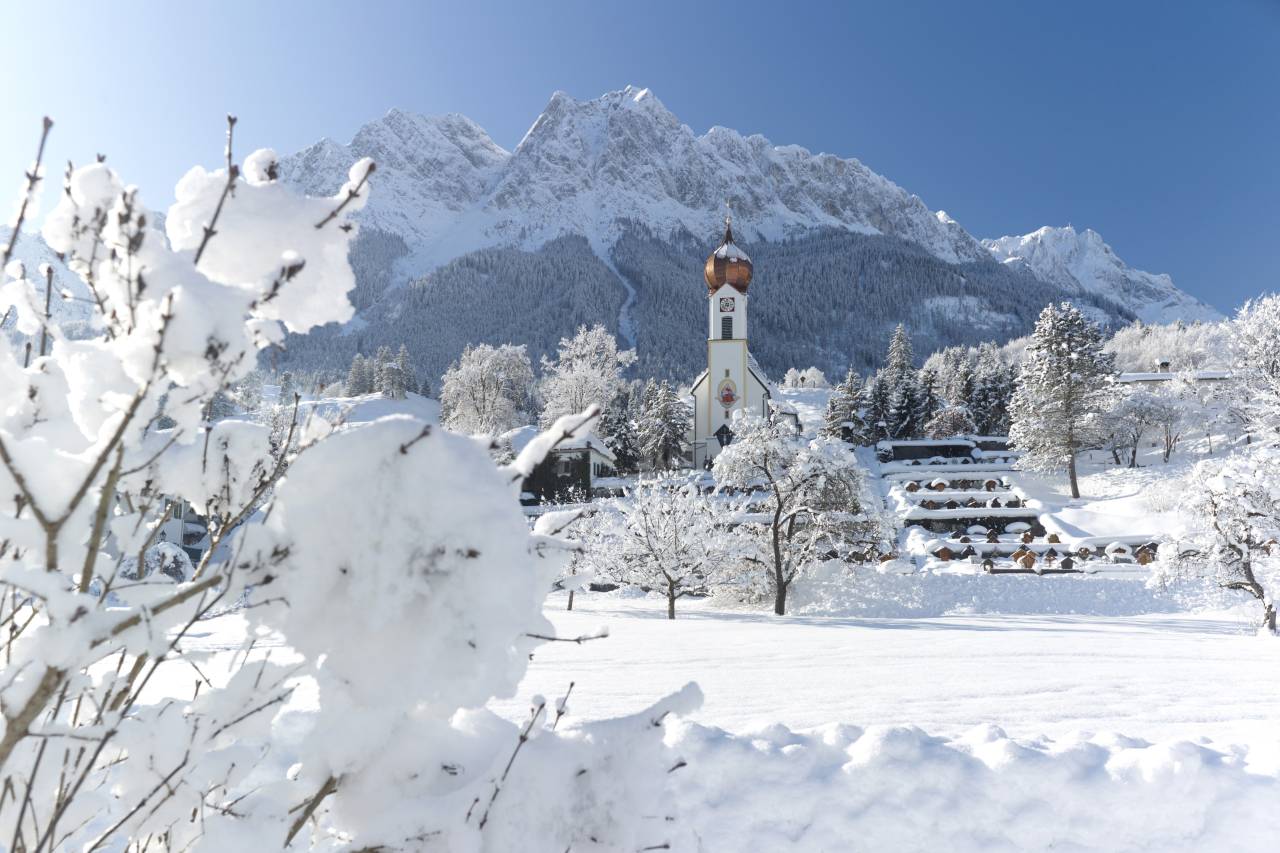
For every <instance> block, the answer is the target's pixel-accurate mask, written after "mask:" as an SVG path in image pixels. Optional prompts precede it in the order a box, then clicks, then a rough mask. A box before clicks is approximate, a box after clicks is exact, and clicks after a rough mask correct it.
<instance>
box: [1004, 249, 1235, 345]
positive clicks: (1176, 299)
mask: <svg viewBox="0 0 1280 853" xmlns="http://www.w3.org/2000/svg"><path fill="white" fill-rule="evenodd" d="M982 245H983V246H985V247H986V248H987V251H989V252H991V255H992V257H994V258H995V259H996V260H998V261H1000V262H1001V263H1003V264H1006V265H1009V266H1012V267H1022V268H1025V269H1026V270H1028V271H1029V272H1031V274H1032V275H1034V276H1035V277H1036V278H1038V279H1040V280H1041V281H1044V282H1048V283H1050V284H1056V285H1058V286H1060V287H1062V288H1064V289H1065V290H1067V291H1072V290H1075V291H1077V292H1080V293H1093V294H1098V295H1102V296H1105V297H1107V298H1108V299H1111V300H1113V301H1115V302H1117V303H1119V304H1120V305H1123V306H1124V307H1126V308H1128V309H1129V310H1130V311H1132V312H1133V313H1134V314H1135V315H1136V316H1137V317H1138V319H1140V320H1142V321H1143V322H1146V323H1170V322H1173V321H1174V320H1186V321H1194V320H1202V321H1208V322H1212V321H1216V320H1221V319H1222V315H1221V314H1220V313H1219V312H1218V311H1217V310H1216V309H1214V308H1212V307H1210V306H1208V305H1206V304H1204V303H1203V302H1201V301H1200V300H1198V299H1196V298H1195V297H1193V296H1190V295H1189V294H1186V293H1184V292H1182V291H1181V290H1179V289H1178V288H1177V287H1175V286H1174V284H1173V279H1171V278H1170V277H1169V276H1167V275H1163V274H1155V273H1149V272H1143V271H1142V270H1136V269H1133V268H1132V267H1130V266H1129V265H1128V264H1126V263H1125V262H1124V261H1122V260H1121V259H1120V258H1119V257H1118V256H1117V255H1116V253H1115V252H1114V251H1113V250H1112V248H1111V247H1110V246H1108V245H1107V244H1106V243H1105V242H1103V240H1102V236H1101V235H1100V234H1098V232H1096V231H1093V230H1091V229H1088V228H1086V229H1085V230H1084V231H1076V230H1075V229H1074V228H1072V227H1071V226H1067V227H1065V228H1050V227H1047V226H1046V227H1044V228H1041V229H1040V230H1038V231H1032V232H1031V233H1030V234H1025V235H1023V236H1021V237H1001V238H999V239H998V240H983V241H982Z"/></svg>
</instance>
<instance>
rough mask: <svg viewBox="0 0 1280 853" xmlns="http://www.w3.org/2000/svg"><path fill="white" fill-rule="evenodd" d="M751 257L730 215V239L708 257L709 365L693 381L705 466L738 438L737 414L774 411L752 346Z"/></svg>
mask: <svg viewBox="0 0 1280 853" xmlns="http://www.w3.org/2000/svg"><path fill="white" fill-rule="evenodd" d="M752 271H753V270H752V266H751V258H749V257H747V253H746V252H744V251H742V249H741V248H740V247H739V246H738V245H737V244H736V243H734V242H733V223H732V221H731V220H730V219H729V217H725V221H724V240H723V241H721V243H720V245H719V247H717V248H716V250H715V251H714V252H712V253H711V256H710V257H709V258H707V264H706V267H705V268H704V270H703V278H704V279H705V280H706V283H707V369H706V371H705V372H703V374H702V375H701V376H699V377H698V379H697V380H696V381H695V382H694V384H693V390H692V393H693V399H694V419H693V462H694V466H695V467H705V466H707V465H708V464H710V461H711V460H712V459H714V458H715V456H716V454H718V453H719V452H720V450H721V448H723V447H725V446H726V445H728V444H729V443H730V442H731V441H732V440H733V419H734V415H735V414H737V413H739V412H742V413H745V414H749V415H756V416H759V417H767V416H768V414H769V386H768V383H767V382H765V381H764V379H763V377H762V376H761V375H760V372H759V369H758V368H757V367H756V366H755V364H754V361H753V359H752V358H751V353H750V351H749V350H748V349H747V333H748V327H747V302H748V299H747V291H748V289H749V288H750V286H751V274H752Z"/></svg>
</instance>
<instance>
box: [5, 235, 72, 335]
mask: <svg viewBox="0 0 1280 853" xmlns="http://www.w3.org/2000/svg"><path fill="white" fill-rule="evenodd" d="M12 233H13V229H12V228H11V227H10V226H8V225H0V245H3V246H7V245H8V244H9V235H11V234H12ZM13 261H16V262H21V264H22V266H23V267H24V268H25V270H26V277H27V278H28V279H29V280H31V281H33V282H35V283H36V285H37V296H38V299H43V298H44V297H43V296H41V295H40V294H42V293H43V283H44V277H43V276H42V275H41V273H40V270H41V268H42V267H43V266H44V264H48V265H49V266H51V267H52V268H53V295H52V299H50V302H49V309H50V313H51V314H52V315H53V316H54V318H55V319H56V320H57V321H58V322H59V323H62V324H64V325H67V324H74V323H81V322H85V321H87V320H88V319H89V318H90V316H91V315H92V314H93V306H92V303H91V301H90V296H89V290H88V288H87V287H85V284H84V282H83V281H82V280H81V279H80V277H79V276H77V275H76V274H75V273H73V272H71V270H69V269H67V266H66V264H64V263H63V262H62V261H61V260H60V259H59V258H58V256H57V254H56V253H55V252H54V251H53V250H52V249H50V248H49V245H48V244H47V243H45V241H44V238H43V237H41V236H40V235H39V234H38V233H36V232H34V231H28V230H26V229H25V228H24V229H23V231H22V233H21V234H20V235H18V242H17V244H16V245H15V246H14V253H13ZM4 280H7V276H6V277H5V278H4V279H0V281H4ZM62 294H68V295H69V296H70V298H67V299H64V298H61V295H62ZM37 304H39V302H37ZM3 313H4V311H3V310H0V314H3ZM72 331H74V330H72Z"/></svg>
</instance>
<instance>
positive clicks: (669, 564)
mask: <svg viewBox="0 0 1280 853" xmlns="http://www.w3.org/2000/svg"><path fill="white" fill-rule="evenodd" d="M734 434H735V439H734V441H733V443H732V444H730V445H729V446H728V447H726V448H725V449H724V450H723V451H722V452H721V453H720V454H719V455H718V456H717V457H716V460H715V465H714V468H713V473H714V477H715V483H716V488H715V491H714V492H713V493H711V494H704V493H703V492H702V491H701V490H700V486H699V482H698V481H697V480H696V479H694V480H690V479H688V478H680V477H675V476H667V477H665V478H659V479H653V480H649V481H642V482H640V483H639V484H637V486H636V487H635V488H634V489H633V490H632V491H631V492H630V494H629V495H628V496H627V497H626V498H625V499H623V500H618V501H613V502H610V503H608V504H605V505H602V506H601V507H600V508H599V509H598V510H597V512H595V513H594V514H593V515H592V516H590V517H589V518H587V519H584V520H583V521H582V522H581V528H582V538H583V539H584V542H585V544H586V549H585V551H584V552H583V553H582V554H581V555H580V557H579V560H578V566H577V567H576V568H575V572H577V573H578V574H579V575H581V574H584V573H586V572H590V573H591V574H592V575H593V576H598V577H602V578H605V579H608V580H612V581H615V582H617V583H623V584H629V585H635V586H640V587H644V588H649V589H657V590H660V591H662V592H663V593H664V594H665V595H666V598H667V616H668V618H670V619H674V618H675V614H676V602H677V601H678V600H679V599H680V598H682V597H684V596H687V595H700V594H707V593H709V592H712V591H716V590H733V591H734V592H736V593H737V594H739V595H741V596H743V597H747V598H751V599H756V600H758V599H765V600H769V601H770V602H771V603H772V605H773V609H774V612H775V613H776V614H778V615H782V614H785V613H786V609H787V597H788V593H789V592H790V590H791V588H792V585H793V584H794V582H795V580H796V578H797V577H799V576H800V575H801V574H802V572H803V571H804V570H805V569H806V568H807V567H808V566H810V565H812V564H813V563H814V562H815V561H818V560H829V559H846V560H866V559H869V558H871V557H872V556H873V555H876V554H878V553H880V551H881V550H882V549H883V548H884V544H885V538H886V536H887V528H886V526H885V524H884V521H883V520H882V518H881V516H880V513H879V511H878V504H879V502H878V500H877V499H876V498H875V496H874V495H871V494H870V493H869V492H868V490H867V484H866V480H865V478H864V474H863V470H862V468H861V466H860V465H859V464H858V462H857V460H856V458H855V457H854V454H853V452H852V449H851V448H850V447H849V445H848V444H846V443H845V442H843V441H840V440H837V439H833V438H826V437H819V438H816V439H812V440H805V439H802V438H800V437H798V436H796V434H795V431H794V430H793V429H791V428H790V427H789V426H787V425H785V424H780V423H778V424H774V423H769V422H768V421H765V420H763V419H761V418H751V417H748V418H740V419H739V420H738V422H737V423H735V425H734Z"/></svg>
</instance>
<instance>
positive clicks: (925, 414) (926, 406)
mask: <svg viewBox="0 0 1280 853" xmlns="http://www.w3.org/2000/svg"><path fill="white" fill-rule="evenodd" d="M918 376H919V394H918V397H917V399H916V413H915V424H914V427H915V429H914V430H913V431H912V435H913V436H914V435H922V434H923V433H924V430H925V425H926V424H928V423H929V422H930V421H932V420H933V417H934V415H936V414H938V411H939V410H940V409H941V408H942V401H941V400H940V399H939V398H938V375H937V374H936V373H934V372H933V371H932V370H930V369H929V368H925V369H923V370H921V371H920V373H919V374H918Z"/></svg>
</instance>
